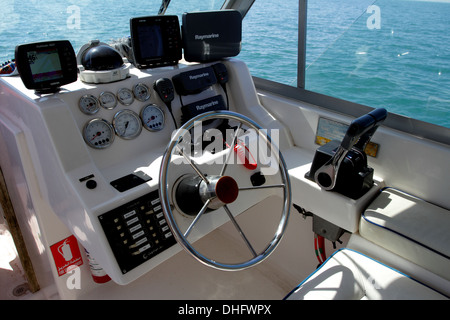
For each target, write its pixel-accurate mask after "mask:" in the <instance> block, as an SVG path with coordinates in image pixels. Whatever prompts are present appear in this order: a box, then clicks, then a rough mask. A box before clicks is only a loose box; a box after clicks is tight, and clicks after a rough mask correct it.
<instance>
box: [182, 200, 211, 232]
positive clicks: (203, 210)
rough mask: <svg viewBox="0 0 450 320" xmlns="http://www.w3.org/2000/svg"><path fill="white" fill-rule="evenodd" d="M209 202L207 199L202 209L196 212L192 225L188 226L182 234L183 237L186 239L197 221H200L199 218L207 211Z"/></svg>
mask: <svg viewBox="0 0 450 320" xmlns="http://www.w3.org/2000/svg"><path fill="white" fill-rule="evenodd" d="M210 202H211V200H210V199H208V200H207V201H206V202H205V204H204V205H203V207H202V208H201V209H200V211H199V212H198V214H197V216H196V217H195V219H194V221H192V223H191V224H190V226H189V227H188V228H187V230H186V232H185V233H184V237H185V238H187V237H188V236H189V234H190V233H191V231H192V228H193V227H194V225H195V224H196V223H197V221H198V220H199V219H200V217H201V216H202V215H203V214H204V213H205V212H206V209H208V205H209V203H210Z"/></svg>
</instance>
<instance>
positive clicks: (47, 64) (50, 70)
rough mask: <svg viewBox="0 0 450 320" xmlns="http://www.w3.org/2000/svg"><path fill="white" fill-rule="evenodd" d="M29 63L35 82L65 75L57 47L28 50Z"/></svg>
mask: <svg viewBox="0 0 450 320" xmlns="http://www.w3.org/2000/svg"><path fill="white" fill-rule="evenodd" d="M28 63H29V64H30V69H31V74H32V76H33V80H34V81H35V82H42V81H47V80H54V79H59V78H61V77H62V76H63V72H62V68H61V61H60V60H59V55H58V50H57V49H56V48H53V49H44V50H42V51H30V52H28Z"/></svg>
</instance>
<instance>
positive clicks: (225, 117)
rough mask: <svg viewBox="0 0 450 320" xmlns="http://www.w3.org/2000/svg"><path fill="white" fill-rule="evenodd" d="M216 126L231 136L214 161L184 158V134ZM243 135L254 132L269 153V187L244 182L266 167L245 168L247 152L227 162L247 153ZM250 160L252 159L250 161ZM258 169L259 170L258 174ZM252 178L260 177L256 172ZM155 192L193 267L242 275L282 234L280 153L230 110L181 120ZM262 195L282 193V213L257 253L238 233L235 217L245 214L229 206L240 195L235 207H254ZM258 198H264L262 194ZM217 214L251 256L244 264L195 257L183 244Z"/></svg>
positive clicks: (286, 209)
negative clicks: (238, 160) (200, 265)
mask: <svg viewBox="0 0 450 320" xmlns="http://www.w3.org/2000/svg"><path fill="white" fill-rule="evenodd" d="M218 122H219V123H222V124H223V123H228V124H229V128H232V129H228V130H227V131H228V135H229V136H233V138H232V140H231V143H226V142H225V139H224V140H223V141H224V144H223V145H224V147H225V148H224V150H221V152H219V154H220V156H219V155H218V154H217V153H215V152H212V153H208V154H209V155H212V156H216V158H215V160H216V161H215V162H216V163H213V164H211V160H209V162H204V163H200V161H199V159H200V158H198V157H195V154H194V157H191V156H190V154H191V151H192V149H193V147H192V138H191V136H190V134H189V133H190V132H192V131H195V130H196V128H198V126H199V125H200V126H201V125H206V126H208V124H211V123H216V124H217V123H218ZM230 124H237V126H236V127H237V129H234V128H236V127H231V125H230ZM215 130H217V129H215ZM249 130H250V131H252V132H254V133H255V135H256V137H257V140H258V141H259V143H260V144H261V143H262V144H263V145H264V146H265V150H266V153H267V150H270V153H271V155H270V156H271V157H272V159H275V160H276V163H275V165H273V163H271V167H272V168H273V167H275V168H276V172H275V173H272V174H273V175H274V176H276V175H278V176H279V177H276V181H277V182H274V183H272V182H271V181H274V180H273V179H272V180H271V179H268V180H269V183H266V180H265V179H264V176H263V178H262V181H261V180H260V181H259V182H258V183H253V182H252V183H251V184H250V180H249V179H247V177H248V176H249V175H250V174H252V175H253V174H254V171H256V170H255V167H256V166H258V167H261V168H262V167H264V165H266V164H260V163H259V162H260V161H256V162H255V163H252V164H251V165H254V166H255V167H252V166H251V167H248V166H249V163H248V161H249V156H248V153H247V158H245V159H246V160H245V161H244V162H241V163H240V164H233V165H231V163H230V162H231V161H230V160H232V158H233V157H239V153H240V154H241V156H242V155H243V152H244V151H245V152H248V151H249V150H248V149H246V148H245V147H246V146H245V145H243V144H242V140H241V139H240V138H242V136H243V135H245V133H248V132H249ZM206 131H208V130H206ZM217 131H218V130H217ZM230 133H231V134H230ZM202 137H203V135H202ZM228 142H230V139H228ZM194 143H195V142H194ZM186 146H188V147H186ZM233 151H234V152H233ZM254 155H255V154H253V155H251V156H254ZM217 157H219V158H220V159H222V160H223V159H224V161H222V163H219V164H217ZM257 158H258V157H257ZM241 159H242V158H241ZM213 162H214V161H213ZM252 162H253V160H252ZM181 163H184V166H180V164H181ZM186 164H187V165H186ZM245 166H246V168H245ZM181 167H184V168H185V169H184V172H183V170H180V168H181ZM233 168H237V169H233ZM249 169H250V170H249ZM252 169H253V170H252ZM186 170H187V171H188V172H187V171H186ZM239 170H240V171H239ZM260 170H261V171H262V169H260ZM214 171H215V172H214ZM239 172H241V173H243V174H241V173H239ZM257 174H260V173H259V172H258V173H257ZM245 175H247V177H246V178H245V179H244V178H242V177H243V176H245ZM275 190H276V191H275ZM159 192H160V199H161V206H162V210H163V213H164V215H165V218H166V220H167V223H168V225H169V227H170V229H171V231H172V233H173V235H174V236H175V238H176V240H177V241H178V243H179V244H180V245H181V247H182V248H183V249H184V250H185V251H186V252H187V253H189V254H190V255H191V256H193V257H194V258H195V259H196V260H198V261H199V262H201V263H203V264H205V265H207V266H209V267H212V268H215V269H220V270H243V269H246V268H249V267H252V266H254V265H256V264H258V263H260V262H262V261H263V260H265V259H266V258H267V257H268V256H269V255H270V254H271V253H272V252H273V251H274V249H275V248H276V247H277V245H278V244H279V242H280V240H281V238H282V236H283V234H284V232H285V230H286V226H287V222H288V218H289V213H290V207H291V187H290V181H289V175H288V172H287V169H286V165H285V163H284V160H283V157H282V155H281V152H280V151H279V150H278V148H277V147H276V146H275V145H274V144H273V143H272V140H271V138H270V136H269V135H268V134H267V132H266V130H263V129H262V128H261V127H260V126H259V125H258V124H257V123H255V122H254V121H252V120H251V119H249V118H247V117H245V116H243V115H241V114H238V113H235V112H230V111H211V112H206V113H203V114H200V115H198V116H196V117H194V118H192V119H190V120H189V121H187V122H186V123H185V124H184V125H183V126H182V127H181V128H179V129H178V130H177V131H176V133H175V134H174V135H173V136H172V138H171V141H170V143H169V144H168V146H167V148H166V151H165V153H164V155H163V158H162V163H161V168H160V176H159ZM264 192H269V193H270V192H278V193H280V194H282V196H281V197H280V199H282V208H281V214H280V220H279V223H278V225H277V227H276V229H275V230H276V231H275V234H274V235H273V237H272V239H271V240H270V241H268V243H267V244H266V245H264V246H262V247H261V248H263V249H262V250H257V249H255V246H254V245H252V243H251V241H249V238H248V237H247V236H246V234H245V233H244V231H243V230H242V229H241V226H240V225H239V223H238V222H237V220H236V218H235V217H237V216H238V215H239V214H240V213H242V212H243V211H245V210H246V209H244V210H242V211H241V212H232V211H237V210H239V211H240V210H241V208H242V207H241V206H239V205H237V206H236V205H235V202H237V201H236V200H237V198H238V196H239V195H240V194H244V193H245V195H244V196H243V197H242V198H241V199H240V200H239V202H242V200H243V201H244V202H248V201H250V202H252V201H253V202H260V201H262V200H258V199H259V198H258V196H256V194H255V193H264ZM247 193H248V194H247ZM261 197H264V195H262V196H261ZM255 199H256V200H255ZM255 204H256V203H250V205H247V207H246V206H245V205H244V208H249V207H252V206H254V205H255ZM236 207H238V209H236ZM180 211H181V212H180ZM233 213H234V214H233ZM218 215H221V216H220V218H221V219H222V220H223V219H225V220H226V221H229V220H231V222H232V224H233V225H234V227H235V228H236V229H237V231H238V232H239V234H240V236H241V237H242V239H243V241H244V242H245V244H246V245H247V247H248V249H249V250H250V252H251V258H250V259H248V260H247V261H244V262H239V263H225V262H219V261H216V260H215V259H211V258H208V257H206V256H205V255H203V254H202V253H200V252H199V251H198V250H197V249H196V248H195V247H194V246H193V245H192V243H191V242H195V240H191V241H189V240H188V237H190V236H191V232H192V230H193V229H195V228H200V229H201V228H203V227H201V226H200V225H201V221H202V220H203V219H206V218H205V217H207V216H208V219H211V220H210V221H213V220H217V219H218V218H219V216H218ZM226 217H228V218H226ZM180 219H181V220H182V221H184V223H181V224H180V222H178V220H180ZM228 219H229V220H228ZM186 221H188V222H186ZM226 221H225V222H226ZM211 224H212V223H210V222H207V223H206V225H207V227H209V228H211ZM253 226H255V227H256V226H258V222H257V221H256V222H255V223H253ZM216 227H217V225H215V226H212V228H213V229H215V228H216ZM182 229H184V230H182ZM204 229H205V228H203V229H202V230H203V231H202V232H204ZM213 229H210V230H208V231H207V232H209V231H212V230H213ZM270 234H271V233H270Z"/></svg>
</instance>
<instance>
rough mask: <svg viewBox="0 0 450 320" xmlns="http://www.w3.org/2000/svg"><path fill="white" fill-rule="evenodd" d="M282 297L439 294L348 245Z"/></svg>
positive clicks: (390, 297)
mask: <svg viewBox="0 0 450 320" xmlns="http://www.w3.org/2000/svg"><path fill="white" fill-rule="evenodd" d="M285 299H286V300H299V299H301V300H355V299H367V300H394V299H403V300H415V299H420V300H441V299H444V300H445V299H448V297H446V296H444V295H443V294H441V293H439V292H437V291H435V290H433V289H431V288H429V287H427V286H425V285H423V284H421V283H420V282H418V281H416V280H414V279H412V278H410V277H408V276H406V275H405V274H403V273H401V272H399V271H397V270H395V269H392V268H390V267H388V266H386V265H384V264H382V263H380V262H378V261H376V260H374V259H372V258H370V257H368V256H365V255H363V254H361V253H359V252H357V251H354V250H352V249H348V248H345V249H341V250H338V251H336V252H335V253H334V254H333V255H332V256H331V257H330V258H328V259H327V261H326V262H325V263H324V264H322V265H321V266H320V267H319V268H318V269H317V270H316V271H315V272H314V273H313V274H311V275H310V276H309V277H308V278H307V279H306V280H304V281H303V282H302V283H301V284H300V285H299V286H298V287H297V288H295V289H294V290H293V291H292V292H291V293H289V295H288V296H286V298H285Z"/></svg>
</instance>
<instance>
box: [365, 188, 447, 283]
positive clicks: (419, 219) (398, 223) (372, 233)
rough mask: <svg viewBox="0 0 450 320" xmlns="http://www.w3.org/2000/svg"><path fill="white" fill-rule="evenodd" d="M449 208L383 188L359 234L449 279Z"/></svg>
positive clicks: (367, 212)
mask: <svg viewBox="0 0 450 320" xmlns="http://www.w3.org/2000/svg"><path fill="white" fill-rule="evenodd" d="M449 230H450V211H449V210H446V209H444V208H441V207H438V206H436V205H433V204H431V203H429V202H426V201H424V200H422V199H419V198H417V197H414V196H411V195H409V194H407V193H405V192H403V191H400V190H397V189H393V188H385V189H384V190H382V191H381V193H380V194H379V195H378V196H377V198H376V199H375V200H374V201H373V202H372V203H371V204H370V205H369V206H368V208H367V209H366V210H365V212H364V213H363V215H362V219H361V221H360V226H359V233H360V235H361V237H363V238H365V239H367V240H369V241H371V242H373V243H375V244H377V245H379V246H381V247H383V248H385V249H387V250H389V251H391V252H393V253H395V254H396V255H399V256H401V257H403V258H405V259H407V260H409V261H411V262H413V263H415V264H417V265H419V266H421V267H423V268H425V269H427V270H429V271H431V272H432V273H434V274H437V275H438V276H440V277H442V278H444V279H447V280H450V232H449Z"/></svg>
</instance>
